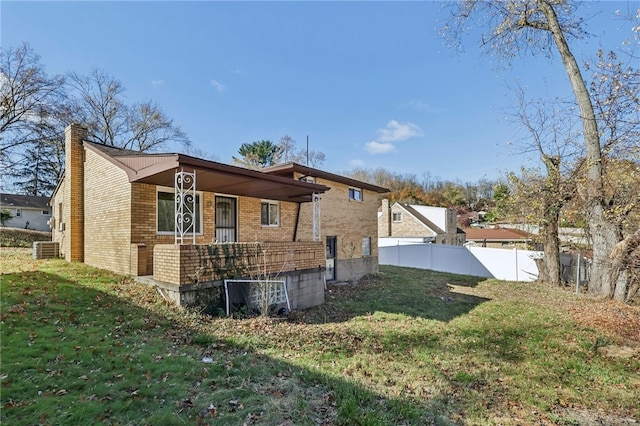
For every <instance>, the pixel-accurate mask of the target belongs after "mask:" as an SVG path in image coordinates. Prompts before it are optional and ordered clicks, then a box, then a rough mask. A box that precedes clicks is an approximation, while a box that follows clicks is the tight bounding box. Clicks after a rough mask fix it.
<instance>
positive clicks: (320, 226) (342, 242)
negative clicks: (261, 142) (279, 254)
mask: <svg viewBox="0 0 640 426" xmlns="http://www.w3.org/2000/svg"><path fill="white" fill-rule="evenodd" d="M262 171H264V172H265V173H269V174H272V175H276V176H282V177H286V178H289V179H295V180H298V181H305V182H313V183H316V184H320V185H324V186H326V187H329V188H331V190H330V191H327V192H325V193H324V194H322V195H320V196H319V200H318V205H317V210H316V214H317V219H316V232H318V233H319V235H320V239H321V240H322V241H324V242H325V245H326V256H327V280H339V281H350V280H357V279H359V278H361V277H362V276H364V275H366V274H370V273H376V272H378V225H377V222H376V220H375V218H376V216H377V213H378V194H384V193H386V192H389V190H388V189H386V188H382V187H379V186H376V185H372V184H368V183H365V182H361V181H358V180H355V179H351V178H348V177H345V176H340V175H336V174H333V173H329V172H325V171H323V170H318V169H314V168H311V167H308V166H303V165H300V164H296V163H289V164H283V165H277V166H272V167H267V168H265V169H263V170H262ZM298 223H299V225H298V229H297V232H296V241H300V239H301V238H302V239H304V238H305V236H306V235H308V234H309V232H312V231H313V228H314V221H313V206H312V205H311V204H310V203H307V204H302V205H301V206H300V220H299V222H298Z"/></svg>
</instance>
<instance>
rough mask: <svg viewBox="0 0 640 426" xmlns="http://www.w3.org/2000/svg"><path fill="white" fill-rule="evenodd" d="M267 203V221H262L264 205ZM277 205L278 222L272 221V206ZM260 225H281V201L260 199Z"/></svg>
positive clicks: (274, 226)
mask: <svg viewBox="0 0 640 426" xmlns="http://www.w3.org/2000/svg"><path fill="white" fill-rule="evenodd" d="M265 204H266V205H267V206H268V207H267V215H268V217H267V222H268V223H263V222H262V206H264V205H265ZM272 206H275V207H276V223H271V207H272ZM260 225H261V226H264V227H271V228H277V227H279V226H280V202H279V201H273V200H260Z"/></svg>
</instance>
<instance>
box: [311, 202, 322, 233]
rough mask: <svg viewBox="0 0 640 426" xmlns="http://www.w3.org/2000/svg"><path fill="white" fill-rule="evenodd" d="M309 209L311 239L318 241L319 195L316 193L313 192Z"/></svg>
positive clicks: (319, 230)
mask: <svg viewBox="0 0 640 426" xmlns="http://www.w3.org/2000/svg"><path fill="white" fill-rule="evenodd" d="M311 210H312V222H313V235H312V240H313V241H320V238H321V235H322V231H321V229H320V223H321V220H320V217H321V215H320V196H319V195H318V194H315V193H314V194H313V199H312V201H311Z"/></svg>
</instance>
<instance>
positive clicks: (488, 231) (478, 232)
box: [465, 228, 532, 249]
mask: <svg viewBox="0 0 640 426" xmlns="http://www.w3.org/2000/svg"><path fill="white" fill-rule="evenodd" d="M465 232H466V234H467V244H468V245H474V246H479V247H493V248H509V249H511V248H521V249H531V248H532V239H531V235H530V234H529V233H527V232H524V231H520V230H518V229H507V228H466V229H465Z"/></svg>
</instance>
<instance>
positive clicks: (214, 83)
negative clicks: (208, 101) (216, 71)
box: [209, 80, 226, 92]
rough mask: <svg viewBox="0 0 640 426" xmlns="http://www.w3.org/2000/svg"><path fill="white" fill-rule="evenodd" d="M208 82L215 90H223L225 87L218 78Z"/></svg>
mask: <svg viewBox="0 0 640 426" xmlns="http://www.w3.org/2000/svg"><path fill="white" fill-rule="evenodd" d="M209 83H211V86H212V87H213V88H214V89H216V92H224V89H226V87H225V86H224V84H222V83H220V82H219V81H218V80H211V81H210V82H209Z"/></svg>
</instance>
